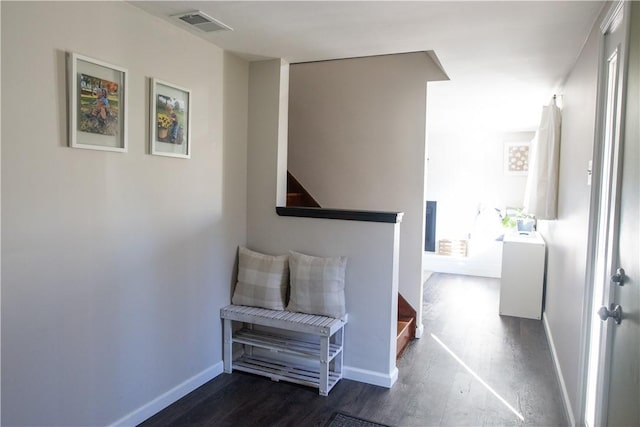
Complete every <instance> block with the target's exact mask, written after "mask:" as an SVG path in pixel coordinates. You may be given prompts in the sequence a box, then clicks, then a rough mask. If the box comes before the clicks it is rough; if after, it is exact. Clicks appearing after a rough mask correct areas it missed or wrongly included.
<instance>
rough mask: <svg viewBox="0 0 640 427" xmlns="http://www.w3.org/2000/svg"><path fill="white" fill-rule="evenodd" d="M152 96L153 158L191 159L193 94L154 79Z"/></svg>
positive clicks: (151, 148) (151, 146) (151, 137)
mask: <svg viewBox="0 0 640 427" xmlns="http://www.w3.org/2000/svg"><path fill="white" fill-rule="evenodd" d="M150 93H151V99H150V104H151V105H150V108H149V111H150V112H151V114H150V116H151V120H150V125H149V126H150V132H149V135H150V144H149V145H150V151H151V154H155V155H158V156H169V157H180V158H183V159H189V158H191V91H190V90H189V89H185V88H182V87H179V86H176V85H173V84H171V83H167V82H163V81H161V80H158V79H154V78H152V79H151V90H150Z"/></svg>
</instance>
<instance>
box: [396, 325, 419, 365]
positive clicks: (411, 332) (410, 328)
mask: <svg viewBox="0 0 640 427" xmlns="http://www.w3.org/2000/svg"><path fill="white" fill-rule="evenodd" d="M413 338H415V318H413V317H412V318H402V319H398V336H397V340H396V359H399V358H400V357H401V356H402V353H404V350H405V349H406V348H407V346H408V345H409V342H411V340H412V339H413Z"/></svg>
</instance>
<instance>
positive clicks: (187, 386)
mask: <svg viewBox="0 0 640 427" xmlns="http://www.w3.org/2000/svg"><path fill="white" fill-rule="evenodd" d="M222 371H223V363H222V361H220V362H218V363H216V364H215V365H213V366H210V367H209V368H207V369H205V370H204V371H202V372H199V373H197V374H196V375H194V376H193V377H191V378H189V379H187V380H186V381H184V382H182V383H180V384H178V385H177V386H175V387H174V388H172V389H171V390H169V391H167V392H165V393H163V394H161V395H160V396H158V397H156V398H155V399H153V400H152V401H150V402H148V403H146V404H144V405H142V406H141V407H139V408H138V409H135V410H134V411H132V412H130V413H129V414H127V415H125V416H124V417H122V418H120V419H119V420H117V421H115V422H113V423H111V425H112V426H136V425H138V424H140V423H141V422H143V421H145V420H146V419H148V418H149V417H152V416H153V415H155V414H157V413H158V412H160V411H161V410H163V409H164V408H166V407H167V406H169V405H171V404H172V403H174V402H176V401H177V400H179V399H180V398H182V397H184V396H186V395H187V394H189V393H191V392H192V391H193V390H195V389H197V388H198V387H200V386H201V385H203V384H205V383H206V382H208V381H210V380H212V379H214V378H215V377H217V376H218V375H220V374H221V373H222Z"/></svg>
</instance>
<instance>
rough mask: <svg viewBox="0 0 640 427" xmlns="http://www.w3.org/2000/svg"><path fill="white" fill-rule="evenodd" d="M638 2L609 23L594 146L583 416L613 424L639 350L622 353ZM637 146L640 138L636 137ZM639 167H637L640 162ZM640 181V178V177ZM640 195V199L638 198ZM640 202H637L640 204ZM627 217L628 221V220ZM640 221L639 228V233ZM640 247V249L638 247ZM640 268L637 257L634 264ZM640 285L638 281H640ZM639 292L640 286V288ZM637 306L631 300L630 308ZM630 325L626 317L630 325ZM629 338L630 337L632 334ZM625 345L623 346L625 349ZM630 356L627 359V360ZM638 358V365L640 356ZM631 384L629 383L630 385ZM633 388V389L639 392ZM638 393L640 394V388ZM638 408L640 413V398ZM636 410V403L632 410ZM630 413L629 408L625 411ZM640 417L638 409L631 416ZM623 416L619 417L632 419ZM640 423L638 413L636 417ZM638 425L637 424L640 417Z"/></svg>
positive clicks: (617, 9)
mask: <svg viewBox="0 0 640 427" xmlns="http://www.w3.org/2000/svg"><path fill="white" fill-rule="evenodd" d="M630 10H631V9H630V5H629V4H627V3H625V2H619V3H616V4H614V5H613V6H612V7H611V9H610V10H609V12H608V13H607V15H606V17H605V19H604V20H603V23H602V25H601V29H602V33H603V51H602V56H601V80H600V88H599V109H598V118H597V120H598V129H597V133H596V134H597V142H596V148H595V152H594V161H595V165H596V167H595V168H594V187H593V191H592V206H591V208H592V209H591V212H592V218H591V224H592V225H593V226H592V227H591V230H593V231H592V232H591V235H590V251H589V259H588V263H587V264H588V265H590V266H592V267H591V270H590V271H589V275H588V281H587V283H588V284H590V286H589V287H590V297H589V298H588V301H587V304H586V310H585V312H586V313H587V314H586V316H587V319H586V325H587V328H588V329H587V331H588V332H587V334H588V336H587V340H586V342H587V346H586V362H585V364H584V375H585V378H586V380H585V388H584V409H583V411H582V412H583V413H582V415H583V422H584V424H585V425H587V426H600V425H608V424H611V423H613V422H614V421H613V420H614V418H612V415H613V412H612V411H610V406H611V405H610V402H611V398H612V396H614V395H619V394H620V384H619V382H618V381H614V379H615V378H616V374H615V373H616V372H618V373H619V372H620V370H621V369H623V364H625V363H627V364H628V362H629V358H631V359H633V358H636V359H637V355H638V350H637V349H636V350H635V354H633V351H632V352H630V354H627V355H623V358H622V359H621V358H619V357H616V356H620V354H618V353H620V352H622V351H623V348H624V347H625V345H624V341H621V340H620V339H617V340H616V336H620V331H622V330H623V329H624V330H627V331H628V330H629V329H633V330H635V335H637V330H638V329H637V325H635V327H634V326H633V324H634V323H636V322H633V321H632V319H631V318H629V316H628V315H625V314H624V309H623V308H622V307H621V306H623V305H624V302H623V301H622V300H621V298H620V292H619V290H620V288H621V287H624V285H625V280H626V278H625V274H624V271H623V270H620V266H621V253H623V252H625V251H628V252H631V253H635V258H637V254H638V252H637V241H636V242H635V244H634V243H633V241H631V245H629V244H626V243H624V242H625V240H624V239H623V238H622V237H623V236H626V235H631V236H635V237H636V239H637V226H631V228H629V225H628V224H629V222H628V218H629V216H630V215H635V216H636V217H637V213H638V209H637V206H633V205H629V204H626V205H624V206H623V205H621V200H622V199H621V189H622V188H623V187H624V188H625V191H627V192H629V191H631V195H633V194H635V193H637V190H638V184H637V182H635V183H634V180H633V179H632V175H631V174H634V173H636V172H635V171H633V170H631V169H630V168H629V167H625V168H623V162H622V158H623V156H622V150H623V146H624V145H625V143H626V141H625V121H624V116H625V94H626V89H627V88H626V76H627V61H628V58H627V52H628V50H627V40H628V39H629V38H628V35H629V13H630ZM636 144H637V141H636ZM634 169H635V168H634ZM635 181H637V180H635ZM635 200H637V197H635ZM636 205H637V203H636ZM624 218H627V221H623V220H624ZM634 227H635V233H634ZM634 246H635V250H634ZM629 266H630V267H632V268H633V270H634V272H635V271H637V266H638V262H637V259H636V260H634V261H632V262H631V263H630V265H629ZM636 289H637V286H636ZM636 297H637V291H636ZM627 307H629V306H627ZM623 323H626V324H625V325H624V326H622V324H623ZM628 339H629V338H627V340H628ZM621 347H623V348H621ZM625 358H626V359H625ZM633 363H635V364H636V367H637V361H636V362H631V364H633ZM623 388H624V387H623ZM628 388H629V387H627V389H626V390H624V392H625V393H629V392H630V394H632V395H633V390H629V389H628ZM635 396H636V398H637V396H638V390H637V386H636V390H635ZM634 406H636V409H635V411H636V412H637V401H636V404H635V405H634ZM632 411H633V409H632ZM619 412H622V413H624V412H625V410H624V409H622V410H621V411H619ZM630 416H631V417H632V418H634V417H635V418H637V414H636V415H633V414H631V415H630ZM624 417H625V415H623V418H618V419H615V420H616V421H615V423H618V422H620V420H624V419H627V421H626V422H627V423H628V420H629V418H624ZM636 421H637V419H636ZM631 424H636V423H635V422H632V423H631Z"/></svg>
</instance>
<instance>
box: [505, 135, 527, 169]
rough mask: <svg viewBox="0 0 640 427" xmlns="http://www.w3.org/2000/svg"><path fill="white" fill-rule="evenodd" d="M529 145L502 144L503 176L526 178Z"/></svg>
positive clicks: (516, 143)
mask: <svg viewBox="0 0 640 427" xmlns="http://www.w3.org/2000/svg"><path fill="white" fill-rule="evenodd" d="M529 145H530V144H529V143H528V142H505V143H504V174H505V175H512V176H526V175H527V174H528V173H529Z"/></svg>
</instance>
